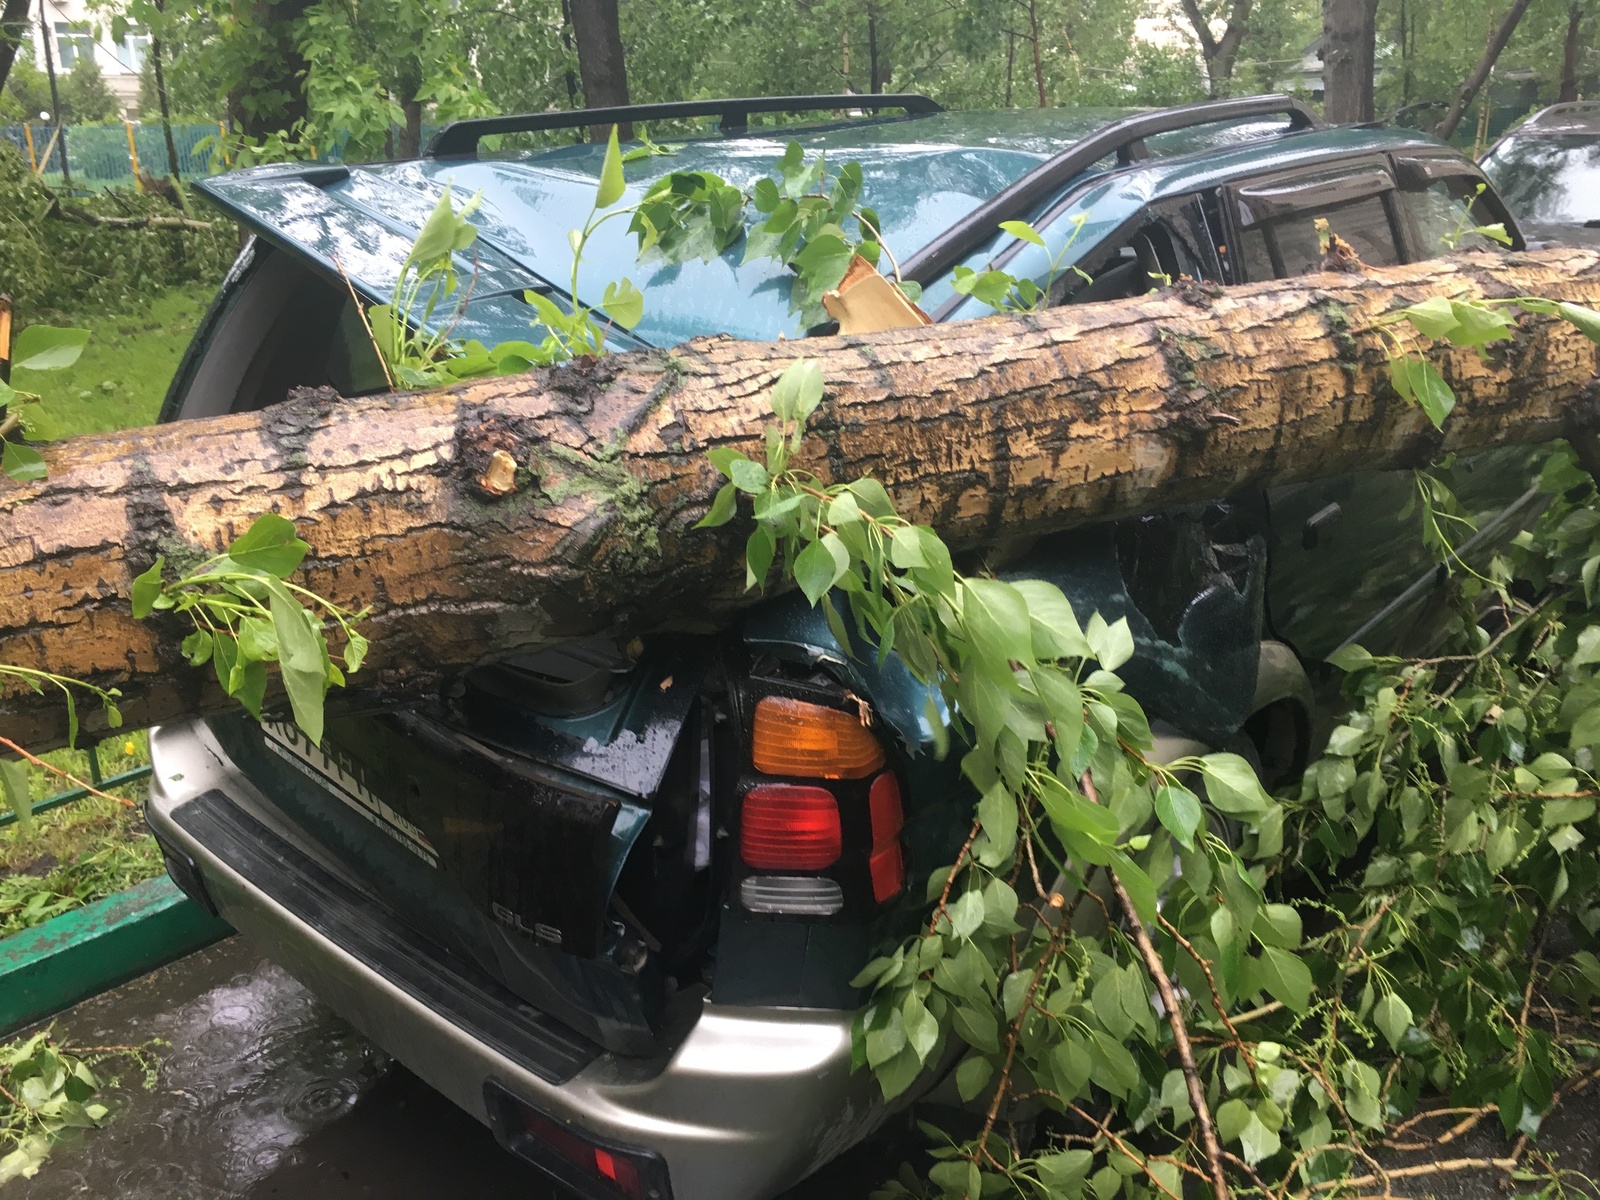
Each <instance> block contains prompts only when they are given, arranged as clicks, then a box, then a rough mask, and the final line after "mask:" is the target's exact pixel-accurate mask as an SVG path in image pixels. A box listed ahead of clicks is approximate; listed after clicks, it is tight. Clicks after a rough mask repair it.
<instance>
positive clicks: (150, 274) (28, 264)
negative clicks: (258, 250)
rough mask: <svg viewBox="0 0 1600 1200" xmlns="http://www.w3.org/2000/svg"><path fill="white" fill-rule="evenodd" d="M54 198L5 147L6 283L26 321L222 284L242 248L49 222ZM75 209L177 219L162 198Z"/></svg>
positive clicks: (2, 226)
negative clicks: (168, 290) (170, 290)
mask: <svg viewBox="0 0 1600 1200" xmlns="http://www.w3.org/2000/svg"><path fill="white" fill-rule="evenodd" d="M58 203H59V201H58V200H57V198H56V196H55V195H54V194H53V193H52V192H51V191H50V189H48V188H47V187H45V185H44V184H43V183H41V182H40V181H39V180H38V179H37V178H36V177H35V176H34V175H33V173H32V172H31V171H29V169H28V160H27V159H26V158H25V157H23V155H22V153H21V152H20V151H19V150H17V149H16V148H15V147H14V146H13V145H12V144H11V143H10V142H7V141H4V140H3V139H0V280H4V290H5V291H6V292H7V293H9V294H10V296H11V298H12V299H13V300H14V301H15V302H16V304H17V309H18V311H19V312H20V313H22V314H24V315H25V316H32V315H33V314H42V313H44V312H46V311H50V310H54V311H58V312H86V311H94V310H97V309H100V310H103V309H111V310H114V311H126V310H127V309H129V308H131V307H133V306H134V305H135V304H136V303H137V304H142V303H147V302H148V300H149V297H150V295H151V294H152V293H154V292H158V291H161V290H163V289H166V288H169V287H174V286H180V285H184V284H191V283H195V282H204V283H210V284H214V283H215V282H216V281H217V280H220V279H221V278H222V274H223V272H224V271H225V270H226V269H227V266H228V264H229V263H230V262H232V261H233V258H234V256H235V255H236V254H237V253H238V250H239V243H238V240H237V238H236V237H235V236H234V233H233V227H232V226H230V225H226V224H223V223H220V222H219V223H218V229H217V230H216V231H215V232H199V231H191V230H176V229H163V230H159V231H152V230H143V229H111V228H105V227H102V226H96V225H87V224H84V223H82V222H79V221H71V220H63V219H60V218H59V217H58V216H54V215H51V214H52V212H53V210H54V209H55V207H56V205H57V204H58ZM71 204H72V206H73V207H74V208H80V209H83V210H85V211H88V212H93V213H99V214H102V215H108V216H118V217H127V216H171V215H172V209H171V208H170V207H169V206H168V205H167V204H166V202H165V201H163V200H162V199H161V198H160V197H159V196H139V195H133V194H131V193H129V194H123V193H118V194H117V195H116V196H115V197H108V196H105V195H97V196H86V197H74V198H73V199H72V201H71Z"/></svg>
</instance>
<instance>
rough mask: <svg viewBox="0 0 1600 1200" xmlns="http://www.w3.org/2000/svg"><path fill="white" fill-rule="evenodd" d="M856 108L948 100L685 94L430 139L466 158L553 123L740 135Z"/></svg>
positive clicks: (925, 107)
mask: <svg viewBox="0 0 1600 1200" xmlns="http://www.w3.org/2000/svg"><path fill="white" fill-rule="evenodd" d="M838 108H855V109H871V110H873V111H878V110H880V109H885V108H899V109H903V110H904V111H905V112H907V113H909V114H912V115H914V116H921V115H924V114H927V113H937V112H943V111H944V105H942V104H940V103H939V102H938V101H937V100H934V99H933V98H932V97H929V96H924V95H922V94H921V93H919V92H892V93H887V94H883V93H880V94H876V95H866V96H861V95H857V94H855V93H853V92H846V93H844V94H842V95H836V96H744V97H734V98H729V99H726V100H683V101H674V102H671V103H667V104H627V105H621V106H618V107H615V108H572V109H562V110H560V111H558V112H540V113H521V114H518V115H514V116H508V117H472V118H469V119H467V120H463V121H452V122H450V124H448V125H446V126H445V127H444V128H443V129H441V130H439V132H438V133H436V134H434V135H433V140H432V141H431V142H429V143H428V149H427V151H426V155H427V157H429V158H467V157H471V156H472V155H475V154H476V153H477V152H478V140H479V139H480V138H485V137H489V136H491V135H493V134H500V133H543V132H546V131H549V130H552V129H583V128H585V127H587V126H590V125H620V124H624V123H626V122H631V121H670V120H677V119H681V118H685V117H717V118H718V119H719V123H720V129H719V132H721V133H723V134H733V135H739V134H743V133H747V132H748V131H749V128H750V114H751V113H798V112H822V111H826V110H828V109H838Z"/></svg>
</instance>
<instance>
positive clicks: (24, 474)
mask: <svg viewBox="0 0 1600 1200" xmlns="http://www.w3.org/2000/svg"><path fill="white" fill-rule="evenodd" d="M0 445H3V446H4V449H3V450H0V471H3V472H5V474H7V475H9V476H10V477H11V478H12V479H15V480H16V481H17V482H18V483H31V482H32V481H33V480H35V479H43V478H44V477H45V475H46V474H48V470H47V468H46V467H45V465H44V455H42V454H40V453H39V452H38V451H37V450H35V449H34V448H33V447H32V446H24V445H23V444H22V443H21V442H13V441H10V440H9V439H6V438H0Z"/></svg>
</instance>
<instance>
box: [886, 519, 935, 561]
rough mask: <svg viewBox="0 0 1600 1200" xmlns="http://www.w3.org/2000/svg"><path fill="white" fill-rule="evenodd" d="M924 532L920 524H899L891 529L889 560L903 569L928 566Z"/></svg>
mask: <svg viewBox="0 0 1600 1200" xmlns="http://www.w3.org/2000/svg"><path fill="white" fill-rule="evenodd" d="M924 532H925V531H924V530H923V528H922V527H921V526H920V525H897V526H895V527H894V528H893V529H892V530H890V532H889V562H890V563H891V564H892V565H893V566H896V567H898V568H900V570H902V571H909V570H911V569H912V568H913V567H925V566H927V565H928V557H927V555H926V554H925V553H924V552H923V543H922V537H923V533H924Z"/></svg>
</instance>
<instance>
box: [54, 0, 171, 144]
mask: <svg viewBox="0 0 1600 1200" xmlns="http://www.w3.org/2000/svg"><path fill="white" fill-rule="evenodd" d="M39 4H43V5H44V12H45V21H46V23H47V24H48V26H49V29H50V52H51V54H52V55H54V56H55V65H56V70H57V71H58V72H60V73H61V74H63V75H64V74H66V73H67V72H68V71H70V70H71V69H72V64H73V63H74V62H75V61H76V60H77V58H78V57H79V56H80V55H85V54H87V55H91V56H92V57H93V58H94V61H95V63H96V64H97V65H98V66H99V68H100V73H101V74H102V75H104V76H105V80H106V86H107V87H109V88H110V89H111V92H112V94H113V95H115V96H116V97H117V99H118V100H120V101H121V102H122V110H123V115H124V116H126V117H128V118H129V119H137V117H138V115H139V73H140V71H142V70H143V69H144V59H145V55H146V54H148V53H149V51H150V38H149V37H148V35H146V34H144V33H139V32H130V33H129V34H128V35H127V37H125V38H124V39H123V40H122V41H121V42H114V41H112V40H111V14H110V12H108V11H106V10H104V9H99V10H96V11H90V9H89V6H88V4H87V3H86V0H37V2H36V3H35V5H34V8H33V11H32V13H31V16H32V20H33V29H34V39H33V43H34V46H33V54H34V60H35V61H34V65H35V66H37V67H38V68H39V70H41V71H43V70H44V69H45V61H44V47H43V46H42V45H40V44H39V37H38V29H39V7H38V5H39Z"/></svg>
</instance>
